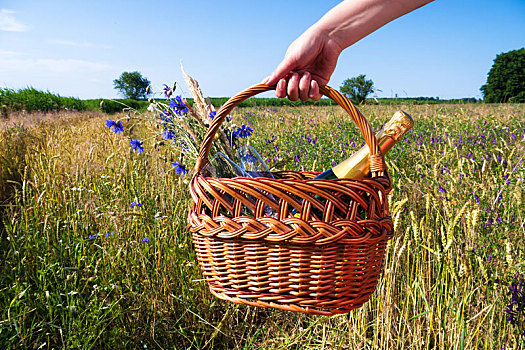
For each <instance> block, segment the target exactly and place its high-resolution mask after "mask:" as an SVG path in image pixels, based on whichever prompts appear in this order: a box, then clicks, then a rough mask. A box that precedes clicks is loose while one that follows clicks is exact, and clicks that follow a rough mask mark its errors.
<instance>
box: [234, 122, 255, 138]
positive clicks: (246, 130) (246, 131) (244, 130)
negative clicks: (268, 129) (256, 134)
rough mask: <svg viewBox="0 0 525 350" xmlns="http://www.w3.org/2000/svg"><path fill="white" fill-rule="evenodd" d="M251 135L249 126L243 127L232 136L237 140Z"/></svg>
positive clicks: (251, 131) (251, 130)
mask: <svg viewBox="0 0 525 350" xmlns="http://www.w3.org/2000/svg"><path fill="white" fill-rule="evenodd" d="M252 134H253V129H252V128H250V127H249V126H246V125H243V126H241V127H240V128H238V129H237V130H235V131H234V132H233V136H235V137H239V138H245V137H248V136H251V135H252Z"/></svg>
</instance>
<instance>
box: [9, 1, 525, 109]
mask: <svg viewBox="0 0 525 350" xmlns="http://www.w3.org/2000/svg"><path fill="white" fill-rule="evenodd" d="M338 2H339V1H332V0H325V1H318V0H317V1H310V0H302V1H296V0H288V1H283V0H280V1H274V0H266V1H252V2H248V1H240V0H239V1H238V0H234V1H227V0H226V1H217V0H215V1H213V0H202V1H201V0H194V1H155V2H149V3H148V2H145V1H110V0H104V1H100V0H91V1H65V0H46V1H28V0H16V1H15V0H0V86H1V87H7V88H14V89H18V88H23V87H26V86H33V87H34V88H36V89H40V90H49V91H51V92H54V93H58V94H60V95H62V96H74V97H79V98H97V97H104V98H114V97H118V94H117V91H116V90H114V89H113V79H115V78H117V77H118V76H119V75H120V73H122V72H123V71H135V70H137V71H139V72H141V73H142V74H143V75H144V76H145V77H147V78H148V79H149V80H150V81H151V82H152V84H153V86H154V87H155V88H156V89H157V90H159V89H160V88H161V86H162V84H163V83H166V84H168V85H171V84H172V83H173V82H174V81H177V82H178V83H179V85H180V86H182V87H184V83H183V78H182V75H181V73H180V61H181V60H182V61H183V63H184V66H185V69H186V71H187V72H188V73H189V74H190V75H192V76H193V77H194V78H195V79H197V80H198V81H199V83H200V85H201V88H202V89H203V92H204V94H205V95H207V96H214V97H215V96H232V95H234V94H235V93H237V92H239V91H240V90H243V89H244V88H247V87H248V86H251V85H253V84H255V83H258V82H259V81H261V80H262V79H263V78H264V77H265V76H267V75H268V74H269V73H270V72H271V71H272V70H273V69H274V68H275V66H276V65H277V64H278V63H279V62H280V60H281V59H282V57H283V56H284V53H285V51H286V49H287V47H288V45H289V44H290V43H291V42H292V41H293V40H294V39H295V38H297V36H299V35H300V34H301V33H302V32H303V31H304V30H306V29H307V28H308V27H309V26H310V25H312V24H313V23H314V22H315V21H317V20H318V19H319V18H320V17H321V16H322V15H323V14H324V13H325V12H326V11H328V10H329V9H330V8H331V7H333V6H335V5H336V4H337V3H338ZM524 46H525V1H524V0H506V1H485V0H477V1H475V0H461V1H457V0H436V1H434V2H433V3H430V4H428V5H426V6H424V7H422V8H420V9H418V10H416V11H414V12H412V13H410V14H408V15H406V16H403V17H401V18H398V19H397V20H395V21H393V22H391V23H389V24H387V25H386V26H384V27H383V28H381V29H379V30H378V31H376V32H374V33H372V34H371V35H369V36H368V37H366V38H364V39H363V40H361V41H359V42H358V43H356V44H354V45H353V46H351V47H349V48H347V49H346V50H345V51H344V52H343V54H342V55H341V56H340V58H339V63H338V66H337V68H336V70H335V72H334V74H333V76H332V79H331V81H330V83H329V85H331V86H333V87H335V88H339V86H340V85H341V83H342V82H343V81H344V80H345V79H346V78H349V77H353V76H356V75H359V74H366V76H367V77H368V78H371V79H372V80H373V81H374V83H375V86H376V88H377V89H379V90H382V91H381V92H378V93H377V96H378V97H394V96H395V95H396V94H397V95H398V96H400V97H406V96H411V97H412V96H433V97H440V98H443V99H447V98H455V97H477V98H480V97H481V93H480V91H479V88H480V86H481V85H482V84H484V83H485V82H486V76H487V73H488V71H489V69H490V67H491V66H492V63H493V60H494V58H495V57H496V55H497V54H499V53H501V52H506V51H510V50H514V49H519V48H522V47H524ZM187 91H188V90H187V89H183V92H185V95H188V96H189V93H187ZM263 96H271V95H270V93H267V94H265V95H263Z"/></svg>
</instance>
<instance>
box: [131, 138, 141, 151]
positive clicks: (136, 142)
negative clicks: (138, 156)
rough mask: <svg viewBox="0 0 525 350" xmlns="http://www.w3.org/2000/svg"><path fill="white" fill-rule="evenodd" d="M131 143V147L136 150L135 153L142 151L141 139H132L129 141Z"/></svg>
mask: <svg viewBox="0 0 525 350" xmlns="http://www.w3.org/2000/svg"><path fill="white" fill-rule="evenodd" d="M129 143H130V144H131V148H132V149H133V150H134V151H135V152H137V153H142V152H144V146H143V143H142V141H140V140H139V139H133V140H131V141H130V142H129Z"/></svg>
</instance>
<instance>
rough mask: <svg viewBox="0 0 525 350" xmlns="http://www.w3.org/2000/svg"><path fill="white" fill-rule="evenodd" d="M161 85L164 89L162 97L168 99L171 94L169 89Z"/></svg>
mask: <svg viewBox="0 0 525 350" xmlns="http://www.w3.org/2000/svg"><path fill="white" fill-rule="evenodd" d="M163 85H164V88H163V89H162V90H164V96H166V98H170V96H171V94H172V91H171V89H170V87H169V86H168V85H166V84H163Z"/></svg>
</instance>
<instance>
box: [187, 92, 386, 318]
mask: <svg viewBox="0 0 525 350" xmlns="http://www.w3.org/2000/svg"><path fill="white" fill-rule="evenodd" d="M274 88H275V87H270V86H266V85H263V84H259V85H255V86H253V87H251V88H248V89H247V90H245V91H243V92H241V93H239V94H238V95H236V96H235V97H233V98H231V99H230V100H229V101H228V102H226V103H225V104H224V105H223V106H222V107H221V108H220V110H219V111H218V112H217V115H216V117H215V118H214V120H213V122H212V124H211V125H210V128H209V130H208V132H207V134H206V136H205V139H204V141H203V144H202V146H201V149H200V153H199V156H198V159H197V164H196V167H195V173H194V175H193V178H192V180H191V183H190V191H191V196H192V198H193V203H192V207H191V209H190V212H189V216H188V222H189V224H188V227H189V228H190V230H191V232H192V235H193V242H194V245H195V251H196V255H197V259H198V262H199V266H200V268H201V270H202V273H203V275H204V277H205V278H206V281H207V282H208V285H209V287H210V290H211V292H212V293H213V294H214V295H215V296H217V297H218V298H221V299H225V300H229V301H232V302H234V303H240V304H248V305H253V306H259V307H272V308H279V309H284V310H289V311H297V312H305V313H308V314H321V315H333V314H339V313H346V312H348V311H350V310H352V309H355V308H358V307H360V306H361V305H363V303H365V302H366V301H368V299H369V298H370V295H371V294H372V293H373V292H374V290H375V288H376V285H377V281H378V278H379V276H380V274H381V272H382V270H383V264H384V253H385V249H386V244H387V241H388V240H389V239H390V238H391V237H392V235H393V225H392V219H391V217H390V216H389V214H388V201H387V195H388V193H389V192H390V190H391V181H390V177H389V176H388V174H387V172H386V165H385V162H384V158H383V155H382V154H381V151H380V149H379V146H378V144H377V140H376V137H375V134H374V132H373V130H372V128H371V127H370V124H369V123H368V121H367V120H366V118H365V117H364V116H363V115H362V114H361V112H359V110H357V108H356V107H355V106H354V105H353V104H352V103H351V102H350V101H349V100H348V99H347V98H345V97H344V96H343V95H341V94H340V93H339V92H338V91H336V90H334V89H332V88H330V87H328V86H320V90H321V93H323V94H324V95H325V96H327V97H329V98H331V99H333V100H334V101H335V102H337V103H338V104H339V105H340V106H341V107H343V108H344V109H345V110H346V111H347V112H348V114H349V115H350V116H351V117H352V119H353V120H354V122H355V123H356V124H357V126H358V127H359V129H360V131H361V133H362V134H363V136H364V138H365V141H366V143H367V144H368V146H369V148H370V150H371V151H370V160H371V162H370V163H371V165H370V168H371V177H370V178H366V179H360V180H350V179H336V180H318V179H314V177H315V176H316V175H317V174H318V173H314V172H293V171H284V172H276V173H274V176H275V179H272V178H262V177H258V178H246V177H237V178H212V177H206V176H204V175H203V174H202V173H203V168H204V166H205V165H206V164H207V162H208V155H209V151H210V148H211V144H212V141H213V139H214V136H215V133H216V132H217V130H218V128H219V126H220V125H221V123H222V122H223V120H224V118H225V117H226V115H227V114H228V113H230V111H231V110H232V109H233V108H234V107H235V106H236V105H237V104H239V103H240V102H241V101H243V100H245V99H246V98H248V97H251V96H253V95H256V94H258V93H260V92H264V91H268V90H271V89H274ZM265 206H268V207H270V208H272V209H273V211H274V212H275V213H276V214H277V215H273V216H270V215H266V214H265V210H264V208H265ZM293 208H295V209H296V210H299V212H300V213H301V214H300V218H299V217H294V216H293V215H292V214H291V212H292V209H293ZM274 216H276V217H274Z"/></svg>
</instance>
